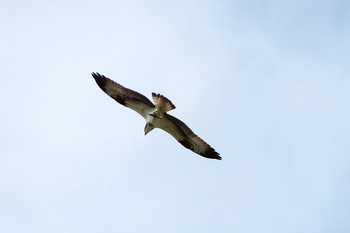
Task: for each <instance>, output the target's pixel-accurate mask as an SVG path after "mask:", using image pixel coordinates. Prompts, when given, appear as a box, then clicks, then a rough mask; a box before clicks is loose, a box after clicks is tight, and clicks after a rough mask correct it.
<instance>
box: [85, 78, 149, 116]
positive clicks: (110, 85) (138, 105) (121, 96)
mask: <svg viewBox="0 0 350 233" xmlns="http://www.w3.org/2000/svg"><path fill="white" fill-rule="evenodd" d="M91 75H92V77H94V79H95V81H96V83H97V85H98V86H99V87H100V88H101V89H102V90H103V91H104V92H105V93H106V94H107V95H109V96H110V97H112V98H113V99H114V100H115V101H117V102H118V103H120V104H122V105H124V106H126V107H129V108H131V109H133V110H135V111H136V112H138V113H139V114H141V115H142V116H144V115H145V113H144V112H145V110H146V109H150V108H154V104H153V103H152V102H151V101H150V100H149V99H148V98H147V97H145V96H144V95H142V94H140V93H138V92H136V91H133V90H131V89H128V88H125V87H123V86H122V85H120V84H119V83H116V82H114V81H113V80H111V79H109V78H107V77H105V76H104V75H101V74H99V73H92V74H91Z"/></svg>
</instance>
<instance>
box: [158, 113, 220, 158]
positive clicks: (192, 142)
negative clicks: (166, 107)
mask: <svg viewBox="0 0 350 233" xmlns="http://www.w3.org/2000/svg"><path fill="white" fill-rule="evenodd" d="M166 116H167V118H168V119H169V121H170V122H172V123H170V124H172V125H171V126H170V127H164V128H162V129H163V130H165V131H166V132H168V133H170V134H171V135H172V136H173V137H175V138H176V140H177V141H179V142H180V143H181V144H182V145H183V146H184V147H186V148H187V149H190V150H192V151H193V152H195V153H197V154H199V155H201V156H203V157H206V158H209V159H219V160H221V157H220V156H219V155H220V154H219V153H218V152H216V151H215V149H214V148H212V147H211V146H210V145H209V144H208V143H206V142H205V141H204V140H203V139H201V138H200V137H198V136H197V135H196V134H195V133H193V131H192V130H191V129H190V128H189V127H188V126H187V125H186V124H185V123H183V122H182V121H180V120H179V119H177V118H176V117H174V116H171V115H169V114H167V115H166Z"/></svg>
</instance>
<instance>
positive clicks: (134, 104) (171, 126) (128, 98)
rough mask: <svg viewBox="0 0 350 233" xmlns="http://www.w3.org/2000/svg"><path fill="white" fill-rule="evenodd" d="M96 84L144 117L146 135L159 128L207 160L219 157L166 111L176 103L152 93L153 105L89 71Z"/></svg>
mask: <svg viewBox="0 0 350 233" xmlns="http://www.w3.org/2000/svg"><path fill="white" fill-rule="evenodd" d="M92 76H93V77H94V79H95V81H96V83H97V84H98V86H99V87H100V88H101V89H102V90H103V91H104V92H105V93H106V94H107V95H109V96H110V97H112V98H113V99H114V100H116V101H117V102H118V103H120V104H122V105H124V106H126V107H128V108H131V109H133V110H134V111H136V112H137V113H139V114H140V115H141V116H142V117H143V118H144V119H145V120H146V125H145V129H144V132H145V135H146V134H147V133H149V132H150V131H151V130H152V129H154V128H160V129H162V130H164V131H166V132H168V133H169V134H171V135H172V136H173V137H174V138H175V139H176V140H177V141H179V142H180V143H181V144H182V145H183V146H184V147H186V148H188V149H190V150H192V151H193V152H195V153H197V154H199V155H201V156H203V157H206V158H210V159H221V157H220V156H219V153H217V152H216V151H215V150H214V149H213V148H212V147H210V146H209V145H208V144H207V143H206V142H205V141H204V140H202V139H201V138H200V137H198V136H197V135H196V134H194V133H193V132H192V130H191V129H190V128H188V127H187V126H186V124H185V123H183V122H182V121H180V120H179V119H177V118H176V117H174V116H172V115H170V114H168V113H167V112H168V111H171V110H173V109H175V105H174V104H173V103H172V102H171V101H170V100H169V99H167V98H166V97H164V96H163V95H160V94H155V93H152V99H153V102H154V104H153V103H152V102H151V101H150V100H149V99H148V98H146V97H145V96H143V95H142V94H140V93H138V92H136V91H133V90H131V89H128V88H125V87H123V86H122V85H120V84H118V83H116V82H114V81H112V80H111V79H109V78H106V77H105V76H103V75H100V74H99V73H92Z"/></svg>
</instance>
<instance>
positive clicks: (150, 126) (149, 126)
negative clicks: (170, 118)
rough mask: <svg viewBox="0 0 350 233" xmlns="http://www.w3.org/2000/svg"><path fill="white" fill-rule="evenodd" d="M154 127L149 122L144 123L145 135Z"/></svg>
mask: <svg viewBox="0 0 350 233" xmlns="http://www.w3.org/2000/svg"><path fill="white" fill-rule="evenodd" d="M152 129H154V126H153V125H152V124H151V123H146V125H145V130H144V131H145V135H147V134H148V133H149V132H151V130H152Z"/></svg>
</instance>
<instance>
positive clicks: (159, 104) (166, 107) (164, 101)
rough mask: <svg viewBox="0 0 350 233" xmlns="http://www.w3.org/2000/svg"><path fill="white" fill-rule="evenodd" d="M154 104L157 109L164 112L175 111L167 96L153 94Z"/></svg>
mask: <svg viewBox="0 0 350 233" xmlns="http://www.w3.org/2000/svg"><path fill="white" fill-rule="evenodd" d="M152 99H153V103H154V105H155V106H156V108H158V109H159V108H160V109H162V110H163V111H164V112H168V111H170V110H173V109H175V105H174V104H173V103H172V102H171V101H170V100H169V99H168V98H166V97H165V96H163V95H161V94H156V93H153V92H152Z"/></svg>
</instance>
